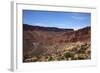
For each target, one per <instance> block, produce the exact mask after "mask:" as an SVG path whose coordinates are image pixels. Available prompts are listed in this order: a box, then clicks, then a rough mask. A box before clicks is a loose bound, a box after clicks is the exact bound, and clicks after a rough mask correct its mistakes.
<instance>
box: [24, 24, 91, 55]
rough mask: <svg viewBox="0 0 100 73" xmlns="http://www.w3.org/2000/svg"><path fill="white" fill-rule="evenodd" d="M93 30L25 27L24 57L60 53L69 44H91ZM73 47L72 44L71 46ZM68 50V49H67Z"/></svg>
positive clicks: (88, 28)
mask: <svg viewBox="0 0 100 73" xmlns="http://www.w3.org/2000/svg"><path fill="white" fill-rule="evenodd" d="M90 31H91V28H90V27H85V28H82V29H79V30H76V31H74V30H73V29H60V28H55V27H40V26H31V25H27V24H24V25H23V56H26V55H30V56H40V55H50V54H55V53H57V50H56V49H54V47H55V48H58V50H59V53H61V51H64V50H61V49H63V47H64V46H65V44H69V43H77V42H90V41H91V33H90ZM71 45H72V44H71ZM67 48H68V47H67Z"/></svg>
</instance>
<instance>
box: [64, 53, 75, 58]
mask: <svg viewBox="0 0 100 73" xmlns="http://www.w3.org/2000/svg"><path fill="white" fill-rule="evenodd" d="M73 55H74V54H73V53H72V52H65V53H64V57H65V58H70V57H73Z"/></svg>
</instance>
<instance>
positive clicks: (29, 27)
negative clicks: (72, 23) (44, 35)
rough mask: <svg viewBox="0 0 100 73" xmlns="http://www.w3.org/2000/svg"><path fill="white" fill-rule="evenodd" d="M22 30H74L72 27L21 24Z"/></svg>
mask: <svg viewBox="0 0 100 73" xmlns="http://www.w3.org/2000/svg"><path fill="white" fill-rule="evenodd" d="M23 28H24V30H44V31H58V32H60V31H62V32H63V31H74V29H65V28H64V29H63V28H57V27H43V26H32V25H28V24H23Z"/></svg>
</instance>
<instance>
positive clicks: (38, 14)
mask: <svg viewBox="0 0 100 73" xmlns="http://www.w3.org/2000/svg"><path fill="white" fill-rule="evenodd" d="M23 24H29V25H35V26H44V27H58V28H73V29H80V28H83V27H86V26H90V25H91V14H90V13H82V12H81V13H79V12H56V11H37V10H23Z"/></svg>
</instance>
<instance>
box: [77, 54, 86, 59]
mask: <svg viewBox="0 0 100 73" xmlns="http://www.w3.org/2000/svg"><path fill="white" fill-rule="evenodd" d="M86 58H87V55H86V54H79V55H78V59H79V60H82V59H86Z"/></svg>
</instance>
